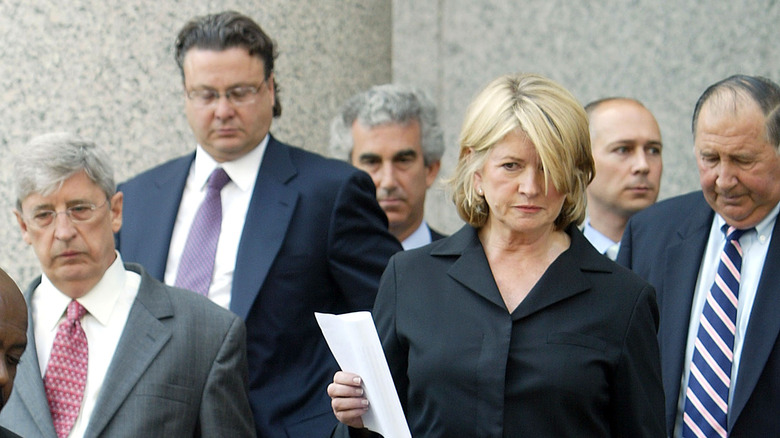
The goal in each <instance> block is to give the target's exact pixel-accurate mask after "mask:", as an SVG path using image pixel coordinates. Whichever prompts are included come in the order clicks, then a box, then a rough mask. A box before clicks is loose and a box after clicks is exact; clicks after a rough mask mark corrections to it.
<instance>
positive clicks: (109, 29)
mask: <svg viewBox="0 0 780 438" xmlns="http://www.w3.org/2000/svg"><path fill="white" fill-rule="evenodd" d="M225 9H235V10H237V11H240V12H242V13H245V14H247V15H249V16H251V17H253V18H254V19H255V20H256V21H257V22H258V23H260V25H261V26H262V27H263V28H264V29H265V30H266V32H268V33H269V35H271V37H272V38H274V39H275V40H276V42H277V44H278V46H279V53H280V55H279V58H278V59H277V64H276V78H277V80H278V82H279V85H280V87H281V94H280V99H281V102H282V106H283V112H282V117H281V118H280V119H278V120H276V121H275V122H274V125H273V126H272V128H271V131H272V132H273V133H274V135H275V136H277V137H278V138H279V139H280V140H283V141H287V142H289V143H292V144H296V145H300V146H303V147H305V148H307V149H310V150H314V151H318V152H321V153H325V152H326V150H327V138H328V122H329V120H330V118H331V117H332V115H333V114H334V113H335V111H336V109H337V108H338V106H339V105H341V103H342V102H343V101H344V100H346V99H347V97H348V96H350V95H352V94H353V93H355V92H357V91H358V90H362V89H365V88H367V87H369V86H371V85H373V84H375V83H384V82H389V81H390V80H391V59H390V54H391V46H390V44H391V2H390V0H371V1H363V0H323V1H316V2H314V1H300V0H264V1H260V0H243V1H241V0H234V1H219V2H217V1H208V0H188V1H178V0H175V1H172V0H159V1H150V0H68V1H58V0H0V98H1V99H2V100H1V101H0V114H1V115H2V116H1V117H0V212H2V214H0V238H2V241H3V242H4V245H3V249H2V250H1V251H0V267H3V268H4V269H6V270H8V272H9V274H10V275H11V276H12V277H13V278H14V279H15V280H16V281H17V282H18V283H19V284H20V286H22V287H23V288H24V287H26V286H27V283H28V282H29V281H30V280H32V278H33V277H34V276H36V275H38V273H39V268H38V266H37V262H36V260H35V258H34V255H33V253H32V250H31V249H30V248H28V247H27V245H25V244H24V243H23V242H22V239H21V237H20V233H19V230H18V226H17V224H16V220H15V219H14V216H13V214H12V213H11V211H12V209H13V206H14V202H15V197H14V194H13V193H12V191H13V190H12V183H11V181H12V175H11V169H10V168H9V161H10V160H9V152H10V150H11V149H21V148H22V146H23V145H24V143H25V142H26V141H27V140H28V139H29V138H30V137H32V136H34V135H36V134H41V133H45V132H51V131H63V130H67V131H71V132H76V133H78V134H81V135H84V136H87V137H90V138H93V139H94V140H96V141H97V142H98V143H99V144H101V145H103V146H104V147H106V148H108V149H109V151H110V152H111V154H112V156H113V157H114V158H115V166H116V174H117V181H122V180H124V179H127V178H128V177H130V176H132V175H134V174H136V173H138V172H140V171H141V170H144V169H147V168H149V167H152V166H154V165H157V164H159V163H161V162H163V161H165V160H167V159H170V158H173V157H175V156H178V155H181V154H183V153H186V152H189V151H191V150H192V149H193V148H194V147H195V143H194V137H193V136H192V134H191V132H190V129H189V126H188V125H187V121H186V118H185V117H184V111H183V106H184V100H183V99H184V95H183V94H182V85H181V78H180V75H179V72H178V70H177V67H176V64H175V62H174V60H173V41H174V39H175V36H176V33H177V32H178V30H179V29H180V28H181V26H182V25H183V24H184V23H185V22H186V21H187V20H189V19H190V18H192V17H194V16H197V15H203V14H207V13H212V12H218V11H220V10H225Z"/></svg>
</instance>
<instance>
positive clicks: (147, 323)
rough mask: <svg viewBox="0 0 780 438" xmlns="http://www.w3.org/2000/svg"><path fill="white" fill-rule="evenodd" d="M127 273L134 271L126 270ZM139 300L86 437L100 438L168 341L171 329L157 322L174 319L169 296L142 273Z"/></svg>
mask: <svg viewBox="0 0 780 438" xmlns="http://www.w3.org/2000/svg"><path fill="white" fill-rule="evenodd" d="M127 268H128V269H130V270H135V269H133V268H132V267H130V266H127ZM141 275H142V278H141V285H140V286H139V289H138V296H137V297H136V299H135V302H134V303H133V306H132V308H131V309H130V314H129V315H128V317H127V322H126V323H125V328H124V330H123V331H122V337H121V338H120V339H119V344H118V345H117V348H116V352H115V353H114V358H113V359H112V360H111V365H110V366H109V368H108V372H107V374H106V377H105V380H104V381H103V387H102V388H101V389H100V395H98V400H97V403H96V404H95V410H94V411H93V412H92V418H91V419H90V421H89V425H88V426H87V431H86V433H85V436H90V437H96V436H100V435H101V433H102V431H103V429H104V428H105V427H106V425H107V424H108V423H109V421H110V420H111V418H112V417H113V416H114V414H115V413H116V412H117V410H118V409H119V407H120V406H121V405H122V404H123V403H124V401H125V399H126V398H127V396H128V395H129V394H130V391H131V390H132V389H133V388H134V387H135V385H136V384H137V383H138V380H139V379H140V378H141V376H142V375H143V374H144V372H145V371H146V369H147V368H148V367H149V364H151V363H152V361H153V360H154V358H155V357H156V356H157V355H158V354H159V352H160V350H162V348H163V346H165V344H166V343H167V342H168V340H169V339H170V338H171V331H170V329H169V328H168V327H167V326H166V325H165V324H163V323H162V322H161V321H160V320H161V319H164V318H170V317H172V316H173V308H172V307H171V303H170V299H169V298H168V292H167V290H165V288H163V287H161V286H160V285H159V284H156V283H152V282H151V277H150V276H149V274H147V273H145V272H143V273H141Z"/></svg>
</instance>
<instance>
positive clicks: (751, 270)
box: [674, 204, 780, 437]
mask: <svg viewBox="0 0 780 438" xmlns="http://www.w3.org/2000/svg"><path fill="white" fill-rule="evenodd" d="M779 210H780V204H777V205H775V207H774V208H773V209H772V211H771V212H770V213H769V214H768V215H767V217H765V218H764V220H762V221H761V222H759V223H758V225H756V227H755V231H750V232H748V233H745V234H743V235H742V237H740V238H739V244H740V246H741V247H742V270H741V271H740V273H741V275H740V277H741V280H740V283H739V298H738V303H737V324H736V330H735V334H734V360H733V362H732V367H731V387H730V388H729V401H728V405H729V408H730V407H731V402H732V399H733V396H734V388H735V387H736V385H737V384H738V383H739V382H738V379H739V364H740V359H741V357H742V346H743V345H744V340H745V333H746V331H747V327H748V322H749V321H750V313H751V311H752V309H753V302H754V301H755V299H756V291H757V289H758V282H759V281H760V279H761V272H762V271H763V269H764V260H765V259H766V254H767V250H768V249H769V243H770V242H771V241H772V230H773V229H774V227H775V221H776V220H777V213H778V211H779ZM725 224H726V221H725V220H724V219H723V217H721V216H720V215H719V214H715V218H714V219H713V220H712V225H711V226H710V235H709V239H708V240H707V247H706V248H705V252H704V257H703V258H702V262H701V266H700V268H699V277H698V280H697V282H696V289H695V294H694V296H693V304H692V306H691V319H690V324H689V326H688V341H687V343H686V347H685V366H684V368H683V374H682V376H681V382H682V383H681V384H680V393H679V394H678V400H677V419H676V420H675V430H674V436H675V437H681V436H682V416H683V412H684V409H685V390H686V388H687V387H688V375H689V374H690V370H691V359H692V358H693V348H694V342H695V340H696V334H697V333H698V331H699V320H700V317H701V313H702V309H704V302H705V301H706V300H707V295H708V294H709V290H710V288H711V287H712V284H713V282H714V281H715V275H716V273H717V271H718V263H719V262H720V253H721V251H723V246H724V245H725V243H726V235H725V234H724V233H723V230H722V227H723V225H725ZM728 415H730V412H729V414H728Z"/></svg>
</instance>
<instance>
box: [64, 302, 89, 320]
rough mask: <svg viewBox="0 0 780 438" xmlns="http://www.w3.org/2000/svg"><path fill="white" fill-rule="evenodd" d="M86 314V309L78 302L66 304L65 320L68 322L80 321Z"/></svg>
mask: <svg viewBox="0 0 780 438" xmlns="http://www.w3.org/2000/svg"><path fill="white" fill-rule="evenodd" d="M86 314H87V309H85V308H84V306H82V305H81V304H79V302H78V301H76V300H73V301H71V302H70V304H68V311H67V319H68V322H71V323H72V322H75V321H79V320H81V318H83V317H84V315H86Z"/></svg>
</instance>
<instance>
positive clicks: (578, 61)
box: [393, 0, 780, 232]
mask: <svg viewBox="0 0 780 438" xmlns="http://www.w3.org/2000/svg"><path fill="white" fill-rule="evenodd" d="M777 23H780V5H779V4H777V2H775V1H773V0H747V1H744V2H731V1H725V0H697V1H677V0H632V1H628V0H524V1H512V2H509V1H489V0H476V1H475V0H441V1H436V2H420V1H416V0H394V2H393V80H394V81H396V82H402V83H418V84H420V85H422V86H424V87H427V88H428V91H429V92H430V93H431V94H432V95H434V96H435V98H436V101H437V103H438V105H439V109H440V111H441V117H442V123H443V127H444V130H445V139H446V142H447V147H448V150H447V153H446V155H445V158H444V163H443V167H442V172H441V174H442V175H443V176H448V175H450V174H451V172H452V169H453V167H454V163H455V161H456V158H457V157H456V153H457V139H458V133H459V129H460V124H461V121H462V118H463V114H464V112H465V109H466V106H467V105H468V103H469V102H470V100H471V98H472V97H473V96H474V94H475V93H477V92H478V91H479V90H480V89H481V88H482V87H483V86H484V85H486V84H487V82H489V81H490V80H492V79H493V78H495V77H497V76H499V75H501V74H504V73H509V72H515V71H524V72H535V73H540V74H543V75H545V76H548V77H550V78H552V79H554V80H556V81H558V82H560V83H561V84H562V85H564V86H565V87H567V88H568V89H569V90H571V91H572V92H573V93H574V95H575V96H576V97H577V98H578V99H580V101H581V102H582V103H583V104H586V103H587V102H589V101H591V100H594V99H597V98H601V97H606V96H614V95H623V96H629V97H634V98H638V99H639V100H641V101H642V102H644V103H645V105H646V106H647V107H648V108H649V109H650V111H652V112H653V113H654V114H655V116H656V118H657V119H658V122H659V124H660V127H661V133H662V136H663V141H664V152H663V157H664V174H663V180H662V187H661V197H662V198H666V197H669V196H673V195H676V194H679V193H684V192H688V191H691V190H694V189H697V188H698V186H699V183H698V174H697V170H696V165H695V162H694V160H693V154H692V146H693V143H692V138H691V133H690V124H691V114H692V111H693V106H694V104H695V102H696V100H697V99H698V97H699V95H700V94H701V93H702V92H703V91H704V89H705V88H706V87H707V86H708V85H710V84H712V83H714V82H716V81H718V80H720V79H722V78H725V77H727V76H729V75H731V74H734V73H746V74H754V75H762V76H767V77H769V78H770V79H772V80H774V81H780V45H778V44H777ZM426 215H427V217H428V221H429V222H430V223H431V224H432V225H434V226H437V227H439V228H440V229H442V230H445V231H450V232H451V231H453V230H455V229H457V228H458V227H459V226H460V224H461V223H462V222H461V221H460V220H459V218H458V217H457V215H456V214H455V213H454V207H453V206H452V202H451V201H450V199H449V194H448V193H446V192H445V191H444V190H443V189H442V188H441V187H439V188H438V189H435V190H432V191H431V192H429V199H428V200H427V208H426Z"/></svg>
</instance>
